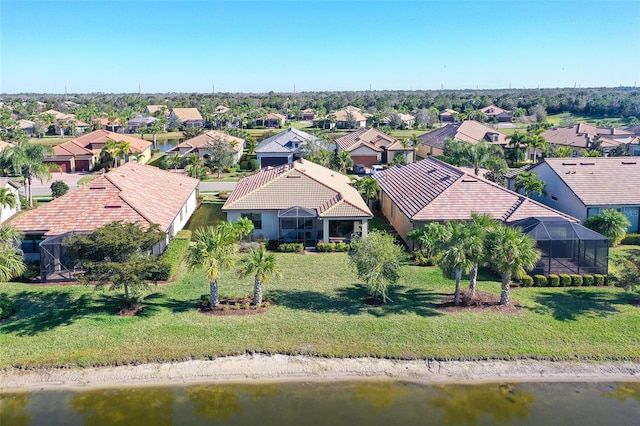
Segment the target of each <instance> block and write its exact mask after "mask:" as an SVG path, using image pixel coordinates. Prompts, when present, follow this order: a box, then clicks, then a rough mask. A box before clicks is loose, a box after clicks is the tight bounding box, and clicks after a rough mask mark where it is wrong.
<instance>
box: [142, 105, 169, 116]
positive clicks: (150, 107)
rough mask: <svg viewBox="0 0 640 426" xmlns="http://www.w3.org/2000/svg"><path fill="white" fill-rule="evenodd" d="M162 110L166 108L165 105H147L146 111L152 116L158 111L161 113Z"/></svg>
mask: <svg viewBox="0 0 640 426" xmlns="http://www.w3.org/2000/svg"><path fill="white" fill-rule="evenodd" d="M162 108H167V106H166V105H147V111H149V114H154V113H156V112H158V111H162Z"/></svg>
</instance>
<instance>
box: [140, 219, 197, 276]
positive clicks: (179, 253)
mask: <svg viewBox="0 0 640 426" xmlns="http://www.w3.org/2000/svg"><path fill="white" fill-rule="evenodd" d="M189 241H191V231H189V230H186V229H183V230H182V231H179V232H178V233H177V234H176V236H175V237H173V239H172V240H171V242H170V243H169V245H168V246H167V249H166V250H165V251H164V253H162V254H161V255H160V256H158V258H157V260H156V262H155V263H154V264H153V265H151V266H150V267H149V280H150V281H154V282H157V281H167V280H168V279H170V278H171V277H172V276H173V275H174V274H175V273H176V272H177V270H178V266H180V262H182V259H184V256H185V255H186V254H187V250H189Z"/></svg>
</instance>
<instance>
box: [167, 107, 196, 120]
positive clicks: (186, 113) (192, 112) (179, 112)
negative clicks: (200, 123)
mask: <svg viewBox="0 0 640 426" xmlns="http://www.w3.org/2000/svg"><path fill="white" fill-rule="evenodd" d="M171 112H172V113H173V115H174V116H175V117H176V118H177V119H178V120H180V121H190V120H202V115H200V111H198V108H173V109H172V110H171Z"/></svg>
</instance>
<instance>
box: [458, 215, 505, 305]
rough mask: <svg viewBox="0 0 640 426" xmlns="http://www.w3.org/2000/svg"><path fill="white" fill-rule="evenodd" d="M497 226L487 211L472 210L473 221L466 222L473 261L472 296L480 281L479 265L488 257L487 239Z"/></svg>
mask: <svg viewBox="0 0 640 426" xmlns="http://www.w3.org/2000/svg"><path fill="white" fill-rule="evenodd" d="M495 226H497V222H496V221H495V219H493V218H492V217H491V216H490V215H489V214H487V213H477V212H471V221H470V222H468V223H466V224H465V227H466V229H467V239H466V242H465V246H466V249H467V256H468V257H469V260H470V261H471V272H470V274H469V292H470V297H471V298H473V297H475V295H476V283H477V281H478V267H479V265H480V263H481V262H483V261H484V260H485V259H486V257H487V251H486V246H485V240H486V238H487V234H488V233H489V231H490V230H491V229H493V228H494V227H495Z"/></svg>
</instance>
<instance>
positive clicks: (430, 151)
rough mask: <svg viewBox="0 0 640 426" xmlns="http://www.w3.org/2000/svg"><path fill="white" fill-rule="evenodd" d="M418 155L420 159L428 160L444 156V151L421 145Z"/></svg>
mask: <svg viewBox="0 0 640 426" xmlns="http://www.w3.org/2000/svg"><path fill="white" fill-rule="evenodd" d="M417 154H418V157H420V158H427V157H430V156H431V157H433V156H436V155H442V150H441V149H440V148H434V147H432V146H429V145H424V144H421V145H418V149H417Z"/></svg>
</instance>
